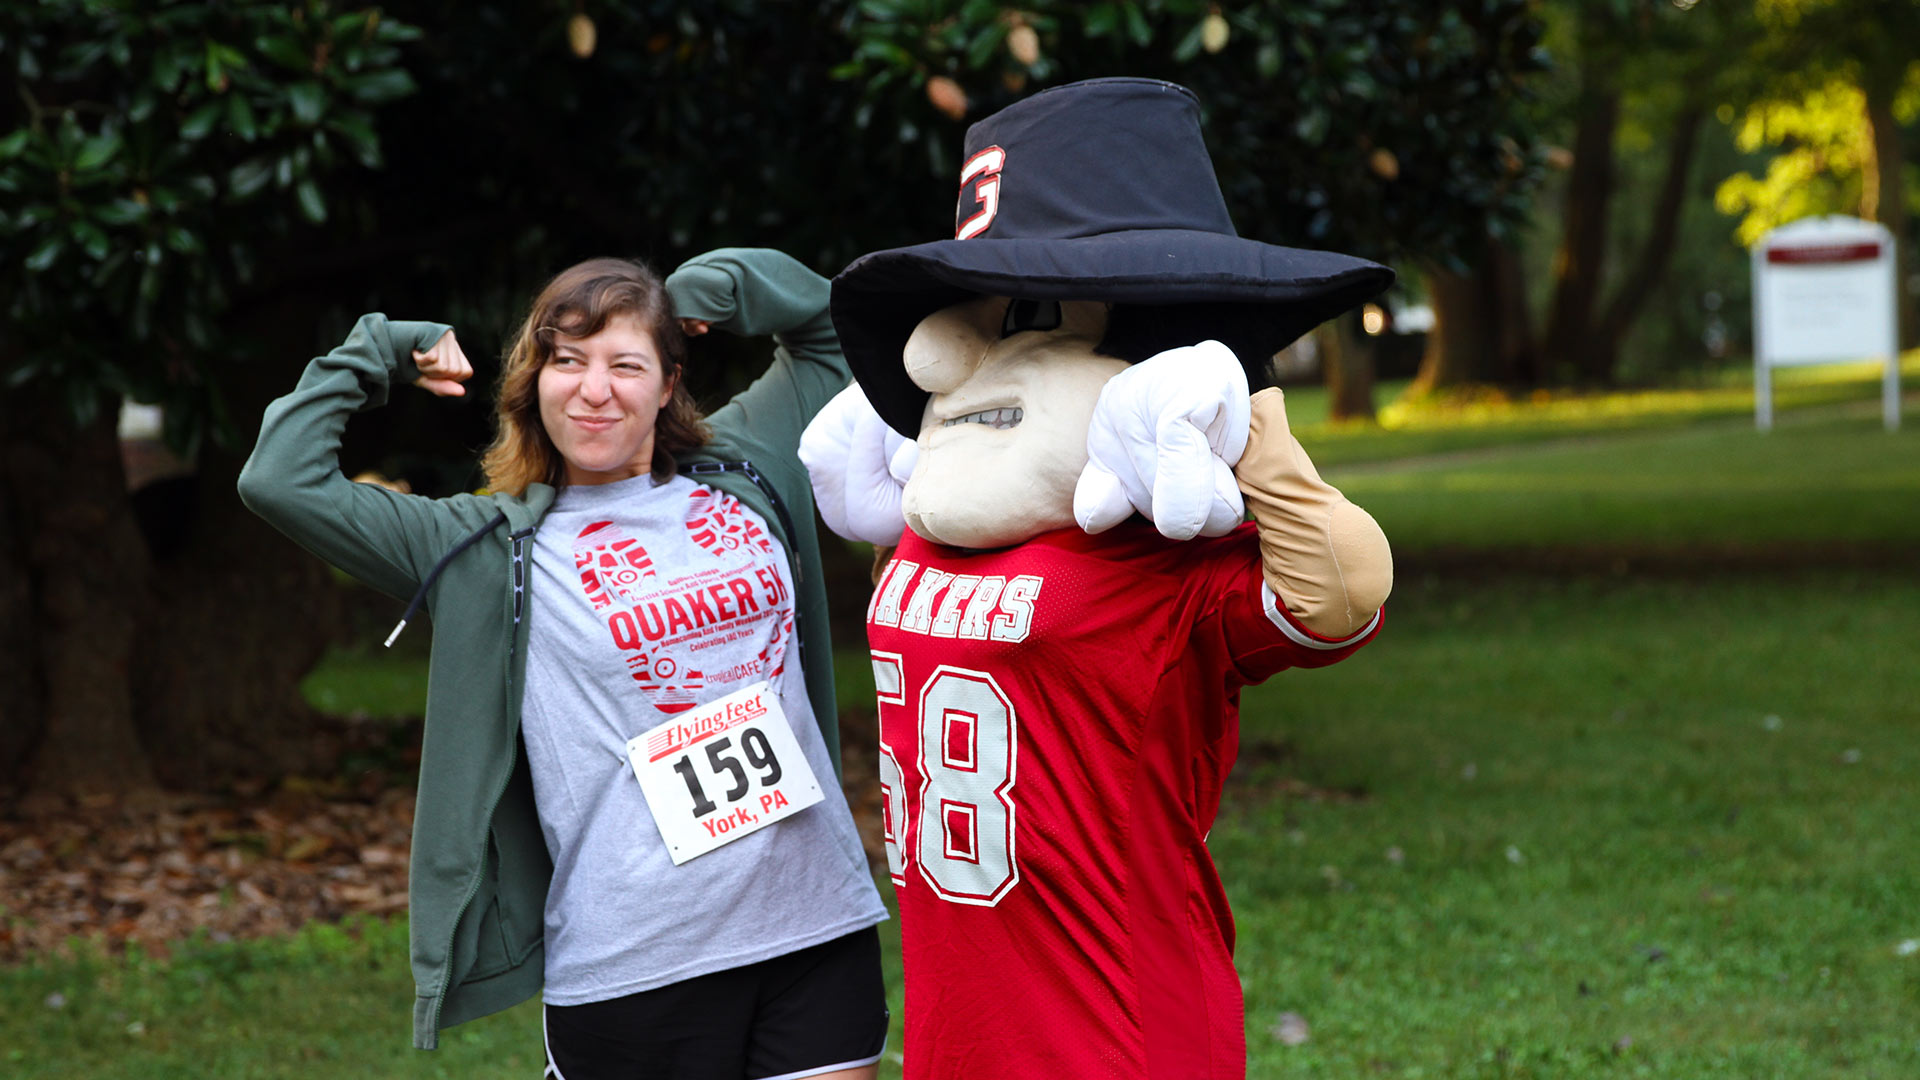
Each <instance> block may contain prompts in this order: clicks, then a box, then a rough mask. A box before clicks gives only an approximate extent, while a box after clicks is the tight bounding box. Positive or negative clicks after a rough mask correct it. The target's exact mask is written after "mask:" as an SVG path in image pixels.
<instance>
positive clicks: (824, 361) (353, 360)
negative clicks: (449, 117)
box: [240, 248, 848, 1049]
mask: <svg viewBox="0 0 1920 1080" xmlns="http://www.w3.org/2000/svg"><path fill="white" fill-rule="evenodd" d="M667 291H668V293H669V294H670V295H671V296H672V298H673V303H674V312H675V314H676V315H678V316H680V317H691V318H697V319H704V320H707V321H708V322H710V323H712V324H713V325H714V326H716V327H719V328H721V329H724V330H728V331H731V332H733V333H737V334H742V335H746V336H758V335H762V334H772V335H774V337H775V341H776V343H777V345H778V347H777V348H776V350H775V353H774V360H773V364H772V365H771V366H770V367H769V368H768V370H767V372H766V374H765V375H762V376H761V377H760V378H759V379H758V380H756V381H755V382H754V384H753V385H752V386H750V387H748V388H747V389H746V390H743V391H741V393H740V394H739V395H738V396H736V397H735V398H734V399H733V400H732V401H730V402H728V403H727V404H726V405H725V406H724V407H722V408H721V409H719V410H718V411H717V412H715V413H714V414H713V415H712V416H711V417H709V418H708V424H709V426H710V427H711V428H712V431H713V439H712V441H711V442H710V443H709V444H708V445H706V446H704V447H701V448H700V449H698V450H695V451H690V452H688V453H686V454H683V455H681V457H680V460H679V467H680V470H681V471H682V472H684V473H687V474H690V475H692V476H694V477H695V478H696V479H697V480H698V481H699V482H701V483H705V484H708V485H710V486H712V487H715V488H718V489H721V490H724V491H726V492H727V493H728V494H731V495H733V496H734V497H735V498H738V499H739V500H740V501H741V502H742V503H745V504H746V505H747V506H749V507H751V508H752V509H753V511H754V512H755V513H757V514H759V515H760V517H761V519H762V520H764V521H765V522H766V523H767V525H768V527H769V528H771V529H772V530H773V531H774V533H775V534H776V535H777V536H779V538H780V542H781V544H782V545H783V546H784V548H785V549H786V552H787V557H788V559H789V560H790V561H791V564H792V572H793V579H794V582H795V596H796V598H795V603H796V606H797V611H796V615H797V623H798V627H799V630H798V635H799V643H800V649H801V654H800V655H801V662H802V664H803V666H804V669H805V672H806V680H807V696H808V698H809V699H810V700H811V702H812V705H813V715H814V717H815V718H816V719H817V720H818V722H819V724H820V731H821V734H822V735H823V736H825V738H826V742H827V751H828V753H829V755H830V756H831V758H832V760H833V761H834V762H836V767H837V763H838V762H839V760H840V738H839V728H838V722H837V719H836V712H835V708H834V700H833V676H832V667H831V664H832V655H831V653H832V650H831V648H830V647H829V641H828V636H827V603H826V592H825V590H824V588H823V587H822V581H821V578H822V575H821V572H820V550H819V543H818V540H817V538H816V537H815V535H814V530H813V528H812V522H813V494H812V491H811V489H810V488H809V485H808V482H807V472H806V468H805V466H803V465H801V464H800V460H799V458H798V456H797V454H796V451H797V448H798V446H799V443H800V433H801V432H802V431H803V430H804V429H805V428H806V425H807V421H808V420H810V419H812V417H813V414H814V413H815V412H817V411H819V409H820V407H821V406H822V405H824V404H826V402H827V400H828V399H829V398H831V397H832V396H833V395H834V394H836V393H838V392H839V391H840V389H841V388H842V387H844V386H845V385H846V384H847V379H848V375H847V365H846V360H845V358H844V357H842V356H841V354H840V345H839V341H838V339H837V338H835V336H834V332H833V324H832V322H831V321H830V320H829V318H828V315H827V292H828V286H827V282H826V280H825V279H824V278H822V277H820V276H819V275H817V274H815V273H813V272H812V271H810V270H808V269H807V268H806V267H804V266H802V265H801V264H800V263H798V262H796V261H795V260H793V259H791V258H789V257H788V256H786V255H783V254H781V253H779V252H777V251H770V250H765V249H749V248H723V249H721V250H718V251H712V252H708V253H707V254H705V255H701V256H699V257H697V258H694V259H690V260H688V261H687V262H686V263H685V264H684V265H682V266H681V267H680V268H679V269H678V270H676V271H674V272H673V274H672V275H671V276H670V277H668V278H667ZM447 329H448V327H446V326H445V325H443V324H440V323H429V322H399V321H392V320H389V319H388V318H387V317H386V316H384V315H379V314H372V315H365V316H362V317H361V319H360V321H359V322H358V323H357V324H356V325H355V326H354V328H353V332H352V333H351V334H349V335H348V336H347V340H346V341H344V342H343V343H341V345H340V347H339V348H336V349H334V350H333V351H332V352H330V353H328V354H327V355H325V356H322V357H319V358H318V359H316V360H314V361H313V362H312V363H310V364H308V365H307V369H306V372H305V373H304V374H302V375H301V377H300V383H299V385H298V386H297V387H296V388H295V389H294V391H293V393H291V394H288V395H287V396H285V397H283V398H280V399H279V400H277V401H275V402H274V403H273V404H272V405H270V406H268V408H267V411H266V414H265V416H264V417H263V419H262V421H261V424H260V441H259V443H258V445H256V446H255V447H254V451H253V456H252V457H251V458H249V459H248V461H247V465H246V468H245V469H244V470H243V471H242V472H241V474H240V496H241V498H242V500H244V501H245V502H246V504H247V505H248V506H249V507H250V508H252V509H253V511H254V512H255V513H257V514H259V515H260V516H261V517H263V518H265V519H266V520H267V521H269V522H271V523H272V524H273V526H274V527H275V528H277V529H279V530H280V531H281V532H284V533H286V534H287V535H288V536H289V537H291V538H293V540H294V541H295V542H297V543H298V544H300V546H301V547H304V548H306V549H307V550H308V551H311V552H312V553H314V554H315V555H318V556H319V557H320V558H322V559H325V560H326V561H328V562H330V563H332V564H333V565H335V566H337V567H339V568H340V569H342V570H344V571H346V572H347V573H349V574H352V575H353V576H354V577H356V578H358V579H360V580H361V581H364V582H366V583H367V584H368V585H371V586H373V587H374V588H376V589H379V590H381V591H382V592H385V593H388V594H390V595H392V596H395V597H401V598H404V597H408V596H411V595H413V594H414V593H415V591H416V590H418V589H419V588H420V587H421V585H422V583H423V582H426V581H427V580H428V578H429V576H430V574H431V573H432V572H433V569H434V567H435V565H436V564H437V563H440V562H441V561H442V560H443V558H444V559H445V566H444V568H443V569H442V570H441V572H440V573H439V576H438V577H436V578H434V579H433V580H432V583H431V587H430V588H429V589H428V592H427V595H426V602H427V607H428V610H429V611H430V612H431V614H432V618H433V656H432V660H431V662H430V668H429V675H428V686H427V718H426V730H425V735H424V740H423V743H422V746H421V757H420V786H419V793H418V801H417V804H416V808H415V812H414V822H413V858H412V864H411V867H410V877H409V882H408V901H409V912H410V919H411V927H410V930H411V934H412V957H413V977H414V985H415V990H416V995H417V996H416V997H415V1000H414V1011H413V1041H414V1045H415V1046H418V1047H420V1048H422V1049H432V1048H433V1047H434V1046H435V1045H436V1044H437V1042H438V1039H439V1031H440V1030H441V1029H442V1028H447V1027H452V1026H453V1025H455V1024H458V1023H462V1022H464V1021H467V1020H471V1019H474V1018H475V1017H479V1016H485V1015H486V1014H488V1013H492V1012H497V1011H499V1010H501V1009H505V1008H509V1007H511V1006H513V1005H516V1004H518V1003H519V1002H521V1001H524V1000H526V999H527V998H529V997H531V996H533V995H534V994H536V993H538V992H539V991H540V988H541V981H542V974H543V970H544V953H543V950H542V941H541V935H542V926H543V913H544V908H545V905H546V897H547V885H548V882H549V880H550V879H551V878H552V875H553V866H552V863H551V861H550V860H549V858H548V856H547V849H546V843H545V841H544V840H542V838H541V834H540V825H539V821H538V819H537V817H536V815H535V810H534V801H533V781H532V777H531V775H530V774H529V772H528V770H527V761H526V755H525V754H524V752H523V751H522V749H521V746H520V738H519V733H520V699H521V694H522V691H523V689H524V687H525V678H526V650H527V628H528V619H529V617H530V615H531V612H530V611H529V606H530V600H531V594H530V593H528V592H527V591H526V582H527V566H526V559H528V558H529V557H530V553H531V551H532V544H531V537H532V534H533V532H534V530H536V529H537V528H539V525H540V521H541V518H543V517H544V516H545V515H546V512H547V508H548V507H549V506H551V505H552V503H553V497H554V489H553V488H551V487H548V486H547V485H545V484H534V485H532V486H530V487H529V488H528V489H527V491H526V494H525V495H523V496H518V497H516V496H512V495H503V494H497V493H496V494H490V495H455V496H452V497H450V498H446V499H429V498H425V497H422V496H417V495H402V494H398V493H395V492H392V491H388V490H386V489H385V488H382V487H378V486H375V485H373V484H356V483H354V482H353V481H351V480H348V479H347V478H346V477H345V476H344V475H342V474H341V472H340V464H339V447H340V437H341V433H342V432H343V431H344V430H345V429H346V424H347V418H348V417H349V416H350V415H352V414H353V413H355V412H357V411H361V410H364V409H371V408H376V407H378V406H380V405H383V404H385V403H386V400H387V395H388V393H389V391H390V389H391V388H392V387H394V386H396V385H405V384H407V383H411V382H412V381H413V380H414V379H415V378H418V377H419V374H420V373H419V369H418V368H416V367H415V366H414V363H413V360H412V355H411V354H412V350H414V349H423V350H424V349H426V348H428V347H430V346H431V345H432V344H433V343H434V342H436V341H438V340H439V339H440V336H441V335H442V334H444V333H445V332H446V331H447ZM763 485H764V487H763ZM775 495H777V497H778V502H776V501H775V498H774V496H775ZM796 525H797V526H798V528H796V527H795V526H796ZM469 540H471V546H470V547H467V548H465V549H464V550H461V551H459V552H457V553H455V548H456V547H459V546H460V545H461V544H462V543H463V541H469Z"/></svg>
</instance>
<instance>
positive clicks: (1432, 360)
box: [1412, 265, 1493, 394]
mask: <svg viewBox="0 0 1920 1080" xmlns="http://www.w3.org/2000/svg"><path fill="white" fill-rule="evenodd" d="M1486 274H1487V268H1486V267H1485V266H1484V265H1482V266H1477V267H1475V268H1474V269H1473V270H1471V271H1469V272H1466V273H1462V272H1460V271H1457V270H1449V269H1447V268H1446V267H1443V266H1437V265H1436V266H1429V267H1428V268H1427V271H1426V279H1427V301H1428V303H1430V304H1432V305H1433V329H1431V330H1429V331H1427V348H1426V351H1425V352H1424V353H1422V354H1421V356H1420V373H1419V374H1418V375H1416V376H1414V379H1413V387H1412V391H1413V392H1414V393H1416V394H1424V393H1430V392H1432V391H1435V390H1445V389H1447V388H1448V387H1452V386H1462V385H1465V384H1467V383H1474V382H1480V381H1482V380H1483V379H1485V378H1486V371H1487V361H1488V359H1489V357H1490V355H1491V352H1492V348H1491V345H1492V336H1493V327H1492V326H1491V325H1490V324H1489V320H1488V315H1489V314H1490V312H1489V310H1488V305H1487V296H1486V286H1487V280H1486Z"/></svg>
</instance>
